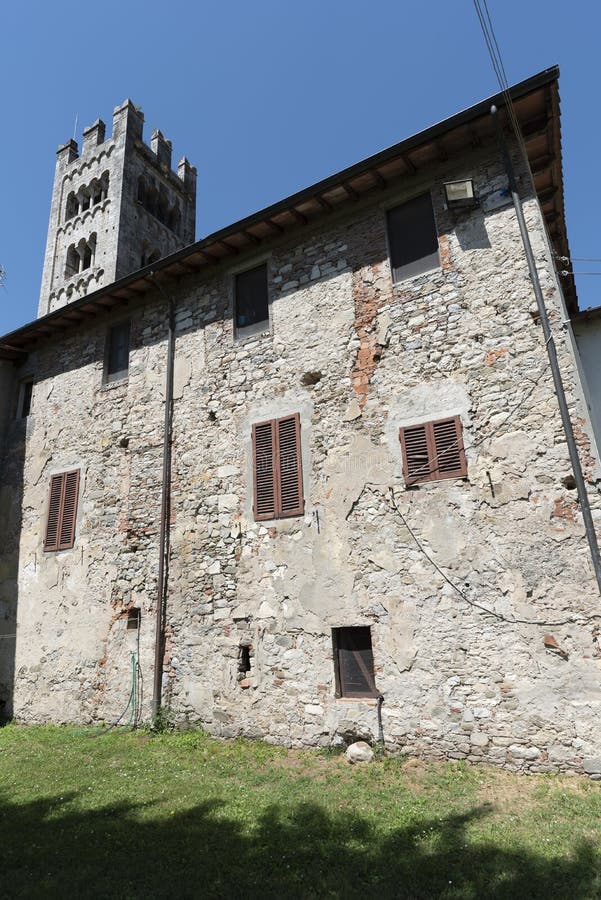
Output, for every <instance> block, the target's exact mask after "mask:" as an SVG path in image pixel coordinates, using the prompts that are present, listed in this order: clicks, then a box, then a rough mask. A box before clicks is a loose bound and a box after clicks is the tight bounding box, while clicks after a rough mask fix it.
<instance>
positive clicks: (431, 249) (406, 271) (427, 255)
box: [388, 194, 440, 282]
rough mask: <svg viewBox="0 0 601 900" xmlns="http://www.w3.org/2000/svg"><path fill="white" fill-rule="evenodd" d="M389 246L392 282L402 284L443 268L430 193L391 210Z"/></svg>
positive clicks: (389, 213) (389, 217)
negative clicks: (405, 280)
mask: <svg viewBox="0 0 601 900" xmlns="http://www.w3.org/2000/svg"><path fill="white" fill-rule="evenodd" d="M388 244H389V247H390V265H391V268H392V279H393V281H395V282H396V281H403V279H405V278H411V277H413V276H414V275H420V274H421V273H422V272H429V271H430V270H431V269H436V268H437V267H438V266H439V265H440V256H439V254H438V235H437V233H436V222H435V221H434V211H433V209H432V198H431V197H430V194H422V196H421V197H414V198H413V200H409V201H408V202H407V203H403V204H401V206H395V208H394V209H391V210H389V211H388Z"/></svg>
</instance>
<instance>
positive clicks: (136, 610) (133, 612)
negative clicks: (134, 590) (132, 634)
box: [127, 606, 141, 631]
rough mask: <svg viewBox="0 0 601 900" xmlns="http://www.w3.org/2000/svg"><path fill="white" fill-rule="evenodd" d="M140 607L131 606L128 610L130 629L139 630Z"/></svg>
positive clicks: (128, 626)
mask: <svg viewBox="0 0 601 900" xmlns="http://www.w3.org/2000/svg"><path fill="white" fill-rule="evenodd" d="M140 619H141V615H140V607H139V606H131V607H130V608H129V609H128V610H127V630H128V631H137V630H138V629H139V627H140Z"/></svg>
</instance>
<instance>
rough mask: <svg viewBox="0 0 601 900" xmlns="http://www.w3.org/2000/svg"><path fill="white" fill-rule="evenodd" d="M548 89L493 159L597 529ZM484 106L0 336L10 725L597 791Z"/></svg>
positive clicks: (569, 599) (592, 708) (576, 558)
mask: <svg viewBox="0 0 601 900" xmlns="http://www.w3.org/2000/svg"><path fill="white" fill-rule="evenodd" d="M557 79H558V71H557V69H551V70H547V71H545V72H542V73H540V74H538V75H536V76H533V77H532V78H530V79H528V80H527V81H525V82H522V83H521V84H519V85H517V86H515V87H514V88H512V91H511V93H512V99H513V104H514V108H515V111H516V115H517V116H518V118H519V121H520V123H521V127H522V131H523V134H524V139H525V143H526V148H527V152H528V157H529V166H530V169H531V171H532V178H531V177H530V174H529V171H528V166H527V165H526V162H525V160H524V157H523V155H522V154H521V153H520V150H519V148H518V146H517V145H516V144H515V143H514V142H513V140H512V137H511V132H510V129H509V128H508V127H507V129H506V133H507V140H508V141H509V142H510V146H511V153H512V157H513V160H514V164H515V166H516V169H517V171H518V175H519V184H520V190H521V195H522V202H523V207H524V210H525V215H526V219H527V223H528V227H529V231H530V235H531V239H532V242H533V247H534V252H535V256H536V262H537V266H538V271H539V274H540V278H541V281H542V285H543V289H544V294H545V299H546V303H547V305H548V309H549V314H550V317H551V321H552V328H553V334H554V338H555V342H556V345H557V350H558V354H559V359H560V365H561V369H562V373H563V377H564V381H565V385H566V391H567V395H568V402H569V407H570V411H571V416H572V420H573V424H574V427H575V430H576V434H577V437H578V442H579V447H580V451H581V456H582V460H583V465H584V468H585V473H586V477H587V479H588V481H589V487H590V496H591V503H592V505H593V509H594V514H595V516H596V517H597V518H598V515H599V497H598V494H597V492H596V489H595V488H594V484H595V479H596V477H597V471H598V470H597V462H596V460H597V449H596V445H595V442H594V437H593V434H592V431H591V428H590V423H589V419H588V415H587V407H586V403H585V402H584V398H583V393H582V388H581V381H580V378H579V375H578V366H579V360H578V357H577V352H576V349H575V344H574V341H573V340H572V337H571V332H570V329H569V326H566V321H567V320H568V315H567V313H568V312H569V311H573V310H574V309H576V298H575V294H574V290H573V285H571V284H569V283H568V284H567V286H564V288H565V299H564V295H563V294H562V290H561V288H560V285H559V282H558V279H557V276H556V272H555V266H554V262H553V255H552V254H553V253H558V254H561V255H564V256H569V250H568V244H567V236H566V231H565V221H564V215H563V191H562V177H561V146H560V120H559V95H558V86H557ZM493 100H494V102H496V103H497V104H498V105H499V106H500V107H501V109H503V98H492V99H489V100H486V101H483V102H482V103H479V104H477V105H476V106H474V107H472V108H470V109H468V110H466V111H464V112H462V113H460V114H458V115H456V116H453V117H452V118H450V119H448V120H446V121H444V122H442V123H441V124H439V125H436V126H434V127H432V128H429V129H427V130H426V131H424V132H422V133H420V134H418V135H415V136H413V137H411V138H408V139H407V140H404V141H402V142H401V143H400V144H398V145H396V146H394V147H391V148H389V149H388V150H385V151H383V152H382V153H379V154H377V155H375V156H373V157H371V158H369V159H367V160H365V161H364V162H361V163H359V164H357V165H355V166H353V167H351V168H350V169H347V170H345V171H343V172H341V173H339V174H337V175H334V176H332V177H330V178H328V179H326V180H325V181H322V182H320V183H319V184H316V185H313V186H312V187H310V188H308V189H306V190H304V191H302V192H300V193H298V194H295V195H294V196H292V197H289V198H287V199H285V200H283V201H281V202H280V203H277V204H275V205H274V206H272V207H269V208H268V209H265V210H262V211H260V212H258V213H257V214H255V215H253V216H250V217H248V218H246V219H244V220H242V221H240V222H237V223H234V224H233V225H231V226H230V227H228V228H225V229H223V230H221V231H219V232H218V233H216V234H213V235H210V236H208V237H206V238H204V239H202V240H200V241H198V242H196V243H193V244H191V245H190V246H187V247H185V248H184V249H181V250H178V251H176V252H174V253H171V254H170V255H168V256H166V257H164V258H162V259H161V260H159V261H158V262H154V263H152V264H150V265H146V266H145V267H143V268H141V269H136V270H135V271H130V273H129V274H127V275H125V276H124V277H120V276H121V272H122V270H119V269H118V267H117V259H118V258H119V255H120V252H121V246H120V244H119V240H117V244H115V245H114V250H113V253H114V260H113V261H112V262H111V261H110V260H109V259H108V258H107V259H105V260H104V262H103V267H104V270H105V273H106V275H105V280H104V282H103V283H102V286H99V287H98V288H97V289H96V290H93V291H88V293H87V294H86V295H84V296H80V297H79V298H78V299H75V300H73V299H72V300H71V302H69V303H67V304H66V305H62V306H60V307H59V308H57V309H53V310H52V311H50V312H49V313H47V314H45V315H42V316H41V317H40V318H38V319H37V320H36V321H34V322H32V323H30V324H28V325H26V326H25V327H23V328H21V329H19V330H18V331H15V332H13V333H12V334H9V335H6V336H5V337H4V338H2V339H1V341H0V352H1V355H2V360H3V361H2V363H1V365H2V368H1V377H2V379H3V385H2V391H1V393H0V396H1V397H2V398H3V399H2V402H3V403H4V409H3V415H2V419H1V421H2V423H3V435H2V440H3V447H4V451H3V457H2V464H3V469H2V489H1V493H0V513H1V521H2V523H3V528H4V535H3V541H2V550H3V553H2V558H1V561H0V603H1V604H2V606H1V610H2V619H1V620H0V622H1V624H2V628H3V631H4V635H5V638H6V639H5V640H4V641H3V647H4V654H3V669H2V689H3V692H4V701H5V705H6V709H7V711H8V712H12V713H14V715H15V716H16V717H17V718H18V719H20V720H23V721H26V722H36V721H57V722H99V721H104V722H112V721H116V720H117V719H118V718H119V717H120V716H123V718H122V719H121V721H122V722H126V721H129V720H131V718H132V714H133V715H134V718H135V717H137V716H138V715H141V717H142V718H143V719H144V720H148V719H149V717H150V712H151V700H154V701H155V702H158V700H159V699H160V703H161V704H162V705H163V706H164V707H165V708H166V709H167V710H168V714H169V715H170V716H171V717H172V718H173V719H174V720H175V721H176V722H183V721H186V720H188V721H190V722H191V723H195V724H196V723H197V724H200V725H202V726H204V727H205V728H207V729H208V730H210V731H211V732H213V733H215V734H218V735H223V736H233V735H237V734H243V735H247V736H257V737H258V736H261V737H266V738H267V739H268V740H271V741H275V742H280V743H284V744H289V745H295V746H321V745H331V744H337V743H341V742H342V741H346V740H349V739H351V738H354V737H356V736H363V737H366V738H368V739H372V740H373V739H376V738H377V736H378V733H379V730H380V724H381V730H382V733H383V738H384V740H385V742H386V745H387V746H388V747H390V748H391V749H405V750H407V751H409V752H415V753H419V754H424V755H429V756H435V757H450V758H467V759H469V760H481V759H486V760H488V761H490V762H493V763H496V764H499V765H506V766H509V767H512V768H519V769H528V770H530V771H547V770H552V769H564V770H576V771H581V770H582V769H583V768H584V769H585V770H588V771H593V772H594V771H597V770H598V769H596V768H595V767H596V766H597V767H598V765H599V759H598V757H599V755H600V754H599V741H600V739H601V726H600V724H599V722H600V715H599V713H600V712H601V692H600V689H599V676H600V674H601V673H600V669H601V648H600V646H599V624H600V622H601V619H600V618H599V596H598V591H597V587H596V582H595V578H594V575H593V571H592V566H591V560H590V556H589V551H588V546H587V543H586V540H585V536H584V530H583V524H582V519H581V516H580V512H579V508H578V505H577V503H576V498H575V491H574V489H573V483H574V481H573V477H572V473H571V470H570V464H569V461H568V454H567V451H566V442H565V438H564V434H563V431H562V427H561V420H560V417H559V412H558V407H557V400H556V397H555V394H554V390H553V384H552V380H551V375H550V371H549V364H548V360H547V355H546V348H545V342H544V340H543V338H542V333H541V328H540V323H539V320H538V316H537V313H536V306H535V304H534V298H533V294H532V286H531V283H530V281H529V277H528V271H527V267H526V262H525V258H524V253H523V248H522V244H521V241H520V234H519V230H518V226H517V222H516V215H515V211H514V208H513V206H512V205H511V203H510V199H509V197H508V192H507V176H506V173H505V170H504V167H503V162H502V159H501V156H500V153H499V147H498V145H497V141H496V138H495V135H494V131H493V126H492V123H491V118H490V115H489V109H490V105H491V102H492V101H493ZM127 109H128V115H129V116H133V112H132V109H133V108H132V107H130V106H128V107H127ZM139 137H140V135H139V134H138V139H139ZM139 149H140V148H139V147H136V149H135V150H134V149H132V150H131V152H132V153H136V154H137V153H138V152H139ZM127 168H128V161H127V159H125V161H124V169H123V171H125V170H127ZM115 180H118V179H117V178H116V176H115V177H113V176H112V175H111V182H110V184H111V187H112V185H113V184H114V182H115ZM127 180H128V181H129V200H127V198H125V199H124V200H123V207H124V208H125V206H127V205H128V204H129V208H130V209H131V208H132V207H131V199H132V185H133V182H132V179H131V178H128V179H127ZM184 182H185V179H184ZM72 183H73V186H74V188H75V187H76V186H77V185H78V184H79V181H77V180H75V181H73V182H72ZM170 183H171V181H170ZM117 186H118V185H117ZM123 188H124V193H125V184H124V185H123ZM66 199H67V198H65V200H66ZM458 201H459V202H458ZM55 204H56V198H55ZM182 212H183V206H182ZM151 215H152V214H151ZM140 221H142V220H141V219H139V220H138V224H139V223H140ZM144 221H145V220H144ZM149 221H150V220H149ZM152 224H154V222H153V223H152ZM53 228H54V230H55V231H56V226H52V225H51V233H52V231H53ZM148 228H150V226H148ZM136 229H137V226H134V225H132V224H130V225H129V226H128V228H127V229H126V231H125V237H124V240H125V245H126V248H127V249H128V253H129V256H128V257H127V259H128V262H127V264H126V269H127V268H129V269H135V265H136V256H135V253H134V251H133V249H132V248H133V247H134V246H137V248H138V249H137V251H136V252H137V253H138V257H139V259H140V262H142V258H141V256H140V244H139V242H138V243H137V244H136V243H135V242H136V241H138V237H144V239H145V235H146V234H147V228H146V226H145V225H144V222H142V234H141V235H138V231H137V230H136ZM120 234H121V232H119V235H120ZM182 237H184V235H183V234H182ZM61 246H63V245H61ZM63 249H64V246H63ZM169 249H170V248H169ZM47 261H48V259H47ZM113 263H114V265H113ZM111 266H113V267H112V268H111ZM108 273H111V275H110V277H109V275H108ZM53 289H54V288H53V287H52V286H51V285H50V283H48V290H53ZM65 299H67V298H66V297H65ZM162 509H164V510H165V511H166V514H165V515H164V516H162V514H161V511H162ZM162 550H164V553H163V552H162ZM163 602H164V618H162V617H161V615H160V613H161V610H162V603H163ZM157 609H158V611H159V616H158V620H157ZM157 621H158V626H159V627H158V629H157ZM13 634H16V642H13V641H11V635H13ZM7 648H12V649H10V650H9V649H7ZM157 648H158V653H157ZM155 682H158V686H159V687H160V697H158V696H157V691H156V689H153V684H154V683H155ZM132 687H133V696H134V699H135V701H136V705H135V709H134V704H133V703H132V702H130V701H131V698H132ZM382 696H383V698H384V699H383V702H382V700H381V697H382ZM124 713H125V715H123V714H124ZM379 720H380V721H379Z"/></svg>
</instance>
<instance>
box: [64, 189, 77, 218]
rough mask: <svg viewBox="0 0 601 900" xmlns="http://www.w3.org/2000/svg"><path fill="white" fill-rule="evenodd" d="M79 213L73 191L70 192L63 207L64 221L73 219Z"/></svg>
mask: <svg viewBox="0 0 601 900" xmlns="http://www.w3.org/2000/svg"><path fill="white" fill-rule="evenodd" d="M78 212H79V201H78V199H77V197H76V196H75V191H71V193H70V194H69V196H68V197H67V203H66V205H65V219H66V220H67V221H68V220H69V219H73V218H74V217H75V216H76V215H77V213H78Z"/></svg>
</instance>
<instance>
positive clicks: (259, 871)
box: [0, 795, 601, 900]
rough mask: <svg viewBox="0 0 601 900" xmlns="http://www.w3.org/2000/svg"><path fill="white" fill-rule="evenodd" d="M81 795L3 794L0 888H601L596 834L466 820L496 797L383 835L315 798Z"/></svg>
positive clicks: (155, 891) (594, 891)
mask: <svg viewBox="0 0 601 900" xmlns="http://www.w3.org/2000/svg"><path fill="white" fill-rule="evenodd" d="M74 800H76V796H75V795H72V796H63V797H56V798H53V799H50V798H46V799H43V800H39V801H36V802H33V803H30V804H28V805H13V804H11V803H10V802H3V803H1V804H0V848H1V849H0V853H1V858H0V864H1V875H0V884H1V888H0V891H1V894H2V896H3V897H6V898H9V897H10V898H12V897H45V898H48V897H61V898H73V897H76V898H79V897H86V898H87V897H118V898H138V897H152V898H154V897H178V898H179V897H185V898H187V897H195V898H196V897H198V898H204V897H227V898H230V897H231V898H255V897H256V898H259V897H260V898H276V897H277V898H282V900H284V898H286V900H287V898H310V897H340V898H354V897H357V898H359V897H361V898H366V897H367V898H370V897H374V898H375V897H377V898H388V897H390V898H416V900H417V898H438V897H446V898H462V900H463V898H488V897H498V898H507V900H509V898H511V900H523V898H538V897H540V898H545V900H550V898H554V900H555V898H568V897H569V898H570V900H576V898H578V900H582V898H593V897H599V896H601V882H600V881H599V868H598V865H599V860H598V857H597V856H596V854H595V851H594V848H593V847H592V846H591V845H589V844H582V845H581V846H580V847H579V848H578V849H577V850H576V851H575V853H574V855H573V857H572V858H571V859H565V858H554V859H546V858H543V857H542V856H538V855H535V854H532V853H529V852H526V851H508V850H506V849H502V848H500V847H498V846H495V845H494V844H491V843H481V842H478V843H474V842H470V837H469V835H468V834H467V832H466V829H467V827H468V825H469V824H470V823H471V822H474V821H476V820H477V819H481V818H483V817H485V816H486V815H487V814H488V811H489V810H488V808H487V807H480V808H477V809H474V810H472V811H471V812H470V813H467V814H466V815H455V816H449V817H446V818H440V819H438V818H437V819H432V820H423V821H420V822H419V823H413V824H412V825H410V826H406V827H403V828H400V829H398V830H394V831H389V832H388V833H386V834H385V835H384V836H383V835H382V834H381V833H380V832H379V831H378V830H376V829H375V828H374V825H373V824H372V823H370V822H368V821H367V820H366V819H363V818H361V817H360V816H357V815H354V814H352V813H344V814H342V813H341V814H335V815H328V814H326V813H325V812H324V811H323V810H322V809H320V808H319V807H317V806H314V805H302V806H295V807H291V808H290V809H284V808H282V807H279V806H273V807H271V808H270V809H268V810H267V811H266V812H264V813H263V815H261V816H258V817H257V818H256V819H254V820H253V821H250V822H246V823H242V822H240V820H239V819H234V818H233V817H232V814H230V813H228V806H227V804H226V803H225V802H223V801H211V802H207V803H203V804H201V805H199V806H196V807H194V808H193V809H190V810H188V811H187V812H185V813H178V814H174V815H172V816H169V817H168V818H167V819H165V818H160V819H158V818H154V819H153V818H150V816H152V807H150V808H149V807H148V805H145V804H140V805H138V806H136V805H135V804H122V805H111V806H107V807H104V808H102V809H99V810H94V811H87V812H81V811H73V809H72V808H70V806H69V805H70V804H71V803H72V802H73V801H74ZM141 814H143V815H142V816H141Z"/></svg>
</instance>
